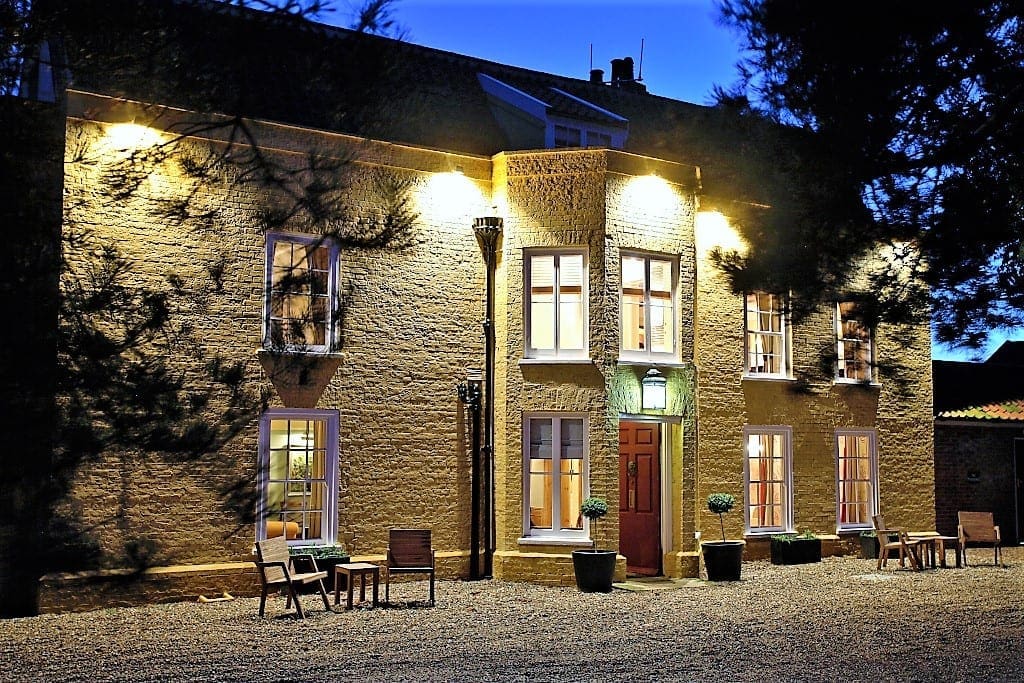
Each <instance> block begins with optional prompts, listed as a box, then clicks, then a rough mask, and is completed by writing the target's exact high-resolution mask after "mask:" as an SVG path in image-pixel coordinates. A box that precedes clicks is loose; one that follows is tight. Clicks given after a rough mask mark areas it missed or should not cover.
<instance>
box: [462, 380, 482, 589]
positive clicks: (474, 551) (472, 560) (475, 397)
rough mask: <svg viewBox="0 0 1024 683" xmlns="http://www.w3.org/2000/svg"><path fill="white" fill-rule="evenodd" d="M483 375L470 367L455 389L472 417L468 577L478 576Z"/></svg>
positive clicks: (476, 577) (474, 577)
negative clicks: (463, 380)
mask: <svg viewBox="0 0 1024 683" xmlns="http://www.w3.org/2000/svg"><path fill="white" fill-rule="evenodd" d="M482 381H483V377H482V376H481V374H480V370H478V369H476V368H471V369H469V370H468V371H467V372H466V381H465V382H463V383H462V384H460V385H459V386H458V387H457V389H458V392H459V400H460V401H462V403H464V404H465V405H466V406H467V407H469V414H470V416H471V419H472V430H471V437H470V438H471V439H472V441H473V461H472V465H471V475H470V479H471V481H472V486H471V487H470V493H469V495H470V512H471V522H470V523H471V525H472V526H471V527H470V530H469V578H470V579H479V578H480V560H479V555H480V552H479V551H480V486H479V485H478V482H479V481H480V395H481V389H480V384H481V383H482Z"/></svg>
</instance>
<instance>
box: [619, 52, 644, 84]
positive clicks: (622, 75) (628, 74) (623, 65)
mask: <svg viewBox="0 0 1024 683" xmlns="http://www.w3.org/2000/svg"><path fill="white" fill-rule="evenodd" d="M612 85H613V86H615V87H617V88H624V89H626V90H630V91H632V92H647V87H646V86H644V85H643V84H642V83H640V82H639V81H637V80H636V78H635V77H634V76H633V58H632V57H624V58H622V59H613V60H612Z"/></svg>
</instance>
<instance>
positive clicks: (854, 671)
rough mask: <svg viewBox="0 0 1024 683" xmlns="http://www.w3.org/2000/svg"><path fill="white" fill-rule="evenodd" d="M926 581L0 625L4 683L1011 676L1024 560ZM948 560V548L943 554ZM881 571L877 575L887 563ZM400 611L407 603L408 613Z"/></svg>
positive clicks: (175, 609) (1023, 657)
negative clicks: (303, 614) (302, 614)
mask: <svg viewBox="0 0 1024 683" xmlns="http://www.w3.org/2000/svg"><path fill="white" fill-rule="evenodd" d="M968 552H969V554H970V558H971V559H972V561H979V562H980V561H982V560H987V561H988V562H989V563H990V564H989V566H971V567H969V568H966V569H959V570H958V569H952V568H950V569H938V570H927V571H924V572H911V571H907V570H902V571H892V570H883V571H882V572H876V571H875V567H874V562H873V561H868V560H859V559H854V558H826V559H825V560H823V561H822V562H821V563H820V564H812V565H797V566H790V567H779V566H773V565H771V564H769V563H767V562H748V563H745V564H744V566H743V580H742V581H740V582H737V583H722V584H708V583H697V584H696V585H692V586H688V587H684V588H680V589H677V590H665V591H648V592H628V591H621V590H616V591H614V592H613V593H611V594H583V593H579V592H578V591H576V590H575V589H571V588H543V587H539V586H533V585H528V584H514V583H503V582H493V581H484V582H460V581H440V582H439V583H438V587H437V598H438V599H437V606H436V607H433V608H431V607H427V606H425V604H424V603H419V602H416V601H418V600H421V599H423V598H425V597H426V585H425V583H403V584H399V585H398V586H397V587H395V586H392V596H391V597H392V601H393V602H395V603H396V605H395V606H393V607H388V608H384V607H382V608H377V609H355V610H352V611H350V612H344V611H341V610H340V608H337V609H339V612H337V613H334V612H331V613H328V612H325V611H324V610H323V605H322V603H320V602H319V598H318V597H317V596H306V597H305V598H304V599H303V604H304V605H306V606H307V607H308V609H309V612H310V617H309V618H307V619H306V620H305V621H298V620H297V619H295V618H294V616H293V615H294V611H291V612H286V611H285V607H284V600H283V599H281V598H274V599H273V600H271V601H270V602H269V604H268V617H269V618H267V619H260V618H259V616H258V615H257V607H258V604H259V600H258V599H253V598H244V599H238V600H234V601H231V602H215V603H206V604H200V603H195V602H189V603H177V604H170V605H153V606H148V607H140V608H132V609H109V610H101V611H96V612H87V613H79V614H64V615H45V616H40V617H33V618H28V619H11V620H4V621H0V677H2V679H3V680H4V681H108V680H109V681H236V680H237V681H282V680H288V681H314V680H315V681H352V682H356V681H409V680H411V681H555V680H557V681H584V680H634V679H638V680H684V681H691V680H692V681H698V680H700V681H703V680H721V681H736V680H742V681H754V680H757V681H766V680H770V681H782V680H787V681H788V680H828V681H859V680H865V681H866V680H916V681H927V680H936V681H938V680H941V681H1000V680H1002V681H1019V680H1024V549H1022V548H1018V547H1013V548H1007V549H1006V550H1005V556H1004V562H1005V563H1006V565H1008V566H1006V567H1002V568H1000V567H993V566H991V557H992V556H991V551H986V550H983V549H977V550H974V549H972V550H970V551H968ZM950 560H952V553H951V554H950ZM890 566H892V563H890ZM407 601H411V602H407Z"/></svg>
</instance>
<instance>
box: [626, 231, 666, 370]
mask: <svg viewBox="0 0 1024 683" xmlns="http://www.w3.org/2000/svg"><path fill="white" fill-rule="evenodd" d="M627 258H640V259H643V261H644V330H650V329H651V268H650V262H651V259H659V260H662V261H670V262H671V264H672V295H671V300H672V351H670V352H667V353H666V352H662V351H659V352H657V353H655V352H653V351H651V350H650V344H649V343H648V344H647V346H648V348H646V349H644V350H643V351H637V350H635V349H626V348H625V338H624V335H623V333H622V325H623V322H622V318H623V311H624V305H623V300H622V299H623V297H622V288H623V283H622V263H623V261H624V260H625V259H627ZM679 335H680V330H679V257H678V256H677V255H673V254H662V253H656V252H643V251H626V250H623V251H622V252H620V254H619V358H620V359H621V360H624V361H639V362H648V363H654V362H658V361H660V362H669V363H672V362H676V361H678V359H679Z"/></svg>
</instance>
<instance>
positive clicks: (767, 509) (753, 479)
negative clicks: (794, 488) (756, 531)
mask: <svg viewBox="0 0 1024 683" xmlns="http://www.w3.org/2000/svg"><path fill="white" fill-rule="evenodd" d="M782 438H783V437H782V435H781V434H751V435H749V436H748V437H747V469H748V473H749V474H748V476H749V490H748V492H747V496H748V501H749V502H748V505H749V507H750V514H749V525H750V527H751V528H752V529H753V528H763V527H769V528H780V527H782V526H783V505H784V500H783V496H784V476H785V462H784V460H783V457H784V453H783V443H782Z"/></svg>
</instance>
